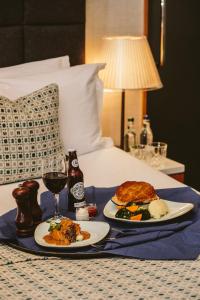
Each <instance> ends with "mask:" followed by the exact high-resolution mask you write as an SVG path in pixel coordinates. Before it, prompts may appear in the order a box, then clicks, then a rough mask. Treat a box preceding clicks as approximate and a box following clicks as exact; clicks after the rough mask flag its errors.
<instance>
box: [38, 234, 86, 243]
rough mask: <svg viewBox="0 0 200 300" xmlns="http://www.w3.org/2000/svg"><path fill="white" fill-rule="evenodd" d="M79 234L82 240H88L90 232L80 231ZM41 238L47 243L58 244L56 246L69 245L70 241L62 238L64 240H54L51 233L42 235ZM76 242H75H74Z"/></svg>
mask: <svg viewBox="0 0 200 300" xmlns="http://www.w3.org/2000/svg"><path fill="white" fill-rule="evenodd" d="M80 234H81V235H82V236H83V240H88V239H89V238H90V233H89V232H87V231H81V232H80ZM43 239H44V240H45V242H46V243H48V244H53V245H58V246H66V245H70V244H71V243H70V241H69V240H68V239H64V240H56V239H54V238H53V237H52V236H51V234H50V233H49V234H47V235H45V236H44V237H43ZM75 243H77V242H75Z"/></svg>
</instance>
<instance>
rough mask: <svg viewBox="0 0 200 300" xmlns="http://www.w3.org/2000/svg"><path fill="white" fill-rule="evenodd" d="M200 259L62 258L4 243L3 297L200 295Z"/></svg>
mask: <svg viewBox="0 0 200 300" xmlns="http://www.w3.org/2000/svg"><path fill="white" fill-rule="evenodd" d="M199 287H200V260H196V261H147V260H135V259H127V258H119V257H112V258H99V259H84V260H73V259H59V258H54V257H48V258H47V257H42V256H36V255H32V254H28V253H25V252H20V251H18V250H16V249H13V248H10V247H9V246H7V245H4V244H1V245H0V299H13V300H18V299H23V300H25V299H27V300H28V299H40V300H43V299H45V300H46V299H55V300H62V299H74V300H76V299H81V300H82V299H85V300H86V299H87V300H90V299H91V300H94V299H95V300H104V299H120V300H124V299H126V300H128V299H138V300H142V299H156V300H158V299H173V300H174V299H176V300H178V299H181V300H188V299H200V288H199Z"/></svg>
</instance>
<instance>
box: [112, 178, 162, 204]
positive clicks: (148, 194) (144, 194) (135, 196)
mask: <svg viewBox="0 0 200 300" xmlns="http://www.w3.org/2000/svg"><path fill="white" fill-rule="evenodd" d="M156 199H158V196H157V195H156V192H155V189H154V187H153V186H152V185H151V184H150V183H147V182H143V181H126V182H124V183H123V184H121V185H120V186H119V187H118V188H117V190H116V193H115V196H114V197H112V201H113V202H114V203H115V204H116V205H122V206H126V205H127V204H128V203H130V202H134V203H140V204H145V203H150V202H151V201H153V200H156Z"/></svg>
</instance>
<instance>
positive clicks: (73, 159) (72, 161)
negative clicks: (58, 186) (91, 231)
mask: <svg viewBox="0 0 200 300" xmlns="http://www.w3.org/2000/svg"><path fill="white" fill-rule="evenodd" d="M69 168H76V169H78V168H79V163H78V159H77V154H76V151H74V152H69Z"/></svg>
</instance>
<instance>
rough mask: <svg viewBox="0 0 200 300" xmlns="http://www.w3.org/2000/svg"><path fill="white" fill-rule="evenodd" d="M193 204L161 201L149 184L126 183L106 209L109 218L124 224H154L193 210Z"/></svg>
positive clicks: (117, 191) (118, 189)
mask: <svg viewBox="0 0 200 300" xmlns="http://www.w3.org/2000/svg"><path fill="white" fill-rule="evenodd" d="M193 207H194V205H193V204H192V203H182V202H173V201H169V200H164V199H160V198H159V197H158V195H157V194H156V191H155V189H154V188H153V186H152V185H151V184H149V183H147V182H139V181H126V182H124V183H123V184H122V185H120V186H119V187H118V188H117V190H116V194H115V195H114V196H113V197H112V199H110V200H109V201H108V202H107V204H106V205H105V207H104V211H103V212H104V215H105V216H106V217H107V218H110V219H115V220H120V221H124V222H130V223H132V222H140V223H147V222H150V223H154V222H161V221H168V220H171V219H174V218H177V217H179V216H182V215H184V214H186V213H187V212H189V211H190V210H192V209H193Z"/></svg>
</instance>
